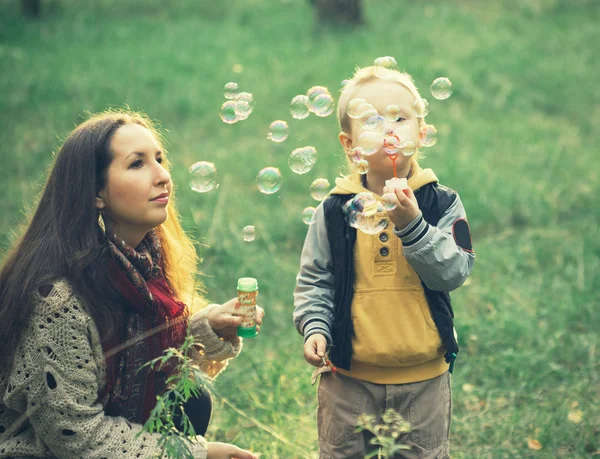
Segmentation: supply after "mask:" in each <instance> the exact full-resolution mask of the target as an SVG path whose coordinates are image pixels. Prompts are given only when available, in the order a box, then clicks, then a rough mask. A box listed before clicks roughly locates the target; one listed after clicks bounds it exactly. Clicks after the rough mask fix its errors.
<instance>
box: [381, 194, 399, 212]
mask: <svg viewBox="0 0 600 459" xmlns="http://www.w3.org/2000/svg"><path fill="white" fill-rule="evenodd" d="M381 203H382V204H383V208H384V209H385V210H387V211H388V212H389V211H392V210H394V209H395V208H396V207H398V198H397V197H396V193H385V194H384V195H383V196H382V197H381Z"/></svg>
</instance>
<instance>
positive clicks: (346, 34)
mask: <svg viewBox="0 0 600 459" xmlns="http://www.w3.org/2000/svg"><path fill="white" fill-rule="evenodd" d="M84 3H85V5H84ZM366 3H367V6H366V12H365V13H366V18H367V23H368V25H367V27H364V28H362V29H360V30H355V31H342V30H329V31H327V30H319V29H317V28H315V26H314V21H313V16H312V11H311V9H310V5H309V3H308V2H307V1H301V0H232V1H229V2H212V1H208V0H179V1H175V0H168V1H167V0H163V1H159V0H144V1H143V0H121V1H117V0H97V1H94V2H79V1H76V0H48V1H47V2H46V6H47V8H46V10H45V12H44V17H43V18H42V19H41V20H39V21H24V20H23V19H22V18H21V17H20V15H19V11H18V2H17V1H16V0H0V126H2V129H1V130H0V151H1V153H0V157H1V158H2V163H1V166H0V183H1V184H2V192H1V196H2V199H0V249H1V250H3V251H4V250H5V249H6V248H7V247H8V245H9V244H10V242H11V241H12V240H13V238H14V234H15V232H16V231H18V227H19V225H20V224H21V223H22V222H23V220H24V213H23V209H24V208H27V207H28V206H29V207H30V206H31V205H32V204H33V203H34V202H35V197H36V195H37V193H38V192H39V190H40V187H41V184H42V182H43V178H44V176H45V173H46V170H47V167H48V165H49V164H50V162H51V153H52V151H53V150H56V148H57V147H58V146H59V145H60V142H61V139H64V138H65V136H66V135H67V133H68V132H69V131H70V130H71V129H72V128H73V127H74V125H75V124H76V123H78V122H80V121H81V120H82V119H83V118H84V117H85V112H86V111H89V112H98V111H101V110H104V109H106V108H109V107H122V106H124V105H125V104H127V105H128V106H130V107H131V108H133V109H138V110H142V111H144V112H146V113H148V114H149V115H150V116H151V117H153V118H155V119H158V120H160V122H161V123H162V127H163V128H164V129H165V130H166V137H167V140H168V150H169V152H170V154H171V159H172V161H173V162H174V171H173V176H174V179H175V181H176V182H177V183H178V184H179V198H180V210H181V212H182V214H183V218H184V222H185V226H186V228H187V229H188V231H189V232H190V233H191V234H192V235H193V236H194V237H195V238H196V239H197V240H198V241H199V242H200V243H201V244H202V245H201V246H200V247H199V251H200V253H201V255H202V257H203V264H202V268H201V269H202V271H203V272H204V274H205V277H204V278H203V281H204V283H205V285H206V289H207V296H208V297H209V299H210V300H211V301H213V302H217V301H224V300H227V299H229V298H231V297H232V296H234V295H235V286H236V284H235V282H236V279H237V278H238V277H241V276H245V275H251V276H254V277H257V278H258V279H259V283H260V291H261V295H260V299H261V303H262V305H263V306H264V307H265V309H266V310H267V314H268V315H267V317H266V319H265V325H264V327H263V332H262V333H261V336H260V337H259V338H257V339H255V340H248V341H247V342H246V343H245V349H244V353H243V355H242V356H240V357H239V358H238V359H237V361H235V362H233V364H232V365H231V366H230V368H229V369H228V370H227V371H226V372H225V373H224V374H223V375H222V377H220V379H219V381H218V384H217V390H218V397H219V400H220V401H219V402H217V406H216V414H215V417H214V421H213V424H212V426H211V430H210V432H209V434H210V437H211V438H212V439H215V440H219V441H227V442H234V443H236V444H238V445H239V446H242V447H247V448H251V449H253V450H254V451H259V452H262V454H263V457H266V458H292V457H293V458H304V457H307V458H308V457H316V456H317V434H316V418H315V410H316V395H315V387H313V386H311V385H310V373H311V370H310V368H309V367H308V365H307V364H305V362H304V360H303V358H302V339H301V337H300V336H299V335H298V334H297V333H296V332H295V330H294V328H293V324H292V321H291V314H292V308H293V302H292V292H293V288H294V282H295V275H296V272H297V269H298V260H299V253H300V250H301V246H302V242H303V238H304V235H305V232H306V226H305V225H304V224H303V223H302V221H301V220H300V213H301V211H302V209H303V208H304V207H306V206H309V205H316V202H315V201H314V200H312V198H311V197H310V195H309V193H308V187H309V184H310V183H311V182H312V180H314V179H315V178H317V177H326V178H328V179H329V180H330V181H331V182H333V180H334V178H335V177H336V176H337V175H338V174H339V172H340V171H341V166H342V165H343V157H342V153H341V150H340V148H339V145H338V143H337V138H336V137H337V132H338V131H337V128H336V124H335V119H334V117H333V116H331V117H328V118H324V119H323V118H316V117H314V116H312V115H311V117H310V118H308V119H306V120H302V121H298V120H294V119H292V118H291V116H290V114H289V110H288V104H289V101H290V100H291V98H292V97H293V96H295V95H296V94H301V93H305V92H306V90H307V89H308V88H309V87H311V86H314V85H324V86H327V87H329V88H330V89H331V91H332V93H333V94H337V91H338V89H339V87H340V81H341V80H342V79H344V78H349V77H350V75H351V74H352V71H353V69H354V67H355V66H356V65H360V66H364V65H369V64H370V63H371V62H372V61H373V59H374V58H376V57H378V56H383V55H391V56H394V57H395V58H396V59H397V61H398V62H399V64H400V67H401V68H402V69H404V70H407V71H409V72H410V73H412V74H413V75H414V77H415V80H416V83H417V86H418V87H419V88H420V89H421V91H422V94H423V95H424V97H427V98H428V99H429V100H430V103H431V114H430V115H429V116H428V122H429V123H433V124H435V125H436V126H437V128H438V130H439V132H440V140H439V142H438V144H437V145H436V146H435V147H434V148H431V149H429V150H428V151H427V152H426V153H427V158H426V159H425V160H424V161H423V162H422V165H423V167H431V168H433V169H434V170H435V171H436V173H437V175H438V177H440V179H441V181H442V182H443V183H444V184H446V185H447V186H450V187H452V188H454V189H457V190H458V191H459V192H460V194H461V198H462V200H463V202H464V204H465V207H466V209H467V212H468V216H469V222H470V225H471V228H472V231H473V240H474V245H475V250H476V253H477V262H476V264H475V269H474V271H473V274H472V276H471V277H470V279H469V280H468V282H467V284H466V285H465V286H463V287H462V288H460V289H459V290H458V291H457V292H455V293H454V294H453V301H454V305H455V306H454V309H455V312H456V315H457V320H456V327H457V330H458V333H459V336H460V339H459V341H460V344H461V354H460V356H459V359H458V361H457V363H456V367H455V372H454V375H453V389H454V393H453V398H454V399H453V401H454V417H453V424H452V453H453V457H455V458H488V457H490V458H509V457H517V458H521V457H537V458H554V457H566V458H583V457H592V456H594V455H600V453H599V452H598V451H599V450H600V439H599V437H600V376H599V370H600V368H599V363H598V361H599V360H598V359H599V357H598V353H599V352H600V349H599V342H598V331H599V330H600V319H599V318H598V306H600V294H599V293H598V292H599V291H600V278H599V275H598V273H599V268H600V261H599V259H600V257H599V255H600V242H599V239H598V237H597V231H598V224H599V223H600V218H599V210H598V205H597V196H598V192H599V183H600V178H599V175H598V174H599V172H598V171H599V170H600V169H599V167H598V166H599V165H600V161H599V159H598V148H599V146H600V130H598V128H597V126H598V125H599V124H600V89H599V88H600V86H599V85H598V81H597V80H598V75H599V74H600V64H599V60H598V59H597V44H598V43H600V32H599V30H600V29H599V28H598V23H600V8H599V7H598V4H597V2H595V1H594V0H589V1H585V0H577V1H566V0H564V1H561V0H531V1H527V2H521V1H517V0H503V1H497V2H477V1H473V0H471V1H469V0H453V1H448V2H438V1H435V0H420V1H418V2H408V1H394V2H390V1H384V0H369V1H368V2H366ZM594 43H596V45H594ZM438 76H447V77H448V78H450V79H451V80H452V81H453V83H454V87H455V91H454V94H453V95H452V97H451V98H450V99H448V100H446V101H436V100H435V99H433V98H432V97H431V96H430V95H429V94H428V93H429V91H428V87H429V84H430V83H431V81H432V80H433V79H434V78H436V77H438ZM228 81H236V82H238V83H239V85H240V87H241V88H242V90H245V91H249V92H251V93H253V94H254V97H255V100H256V109H255V112H254V113H253V114H252V115H251V116H250V118H249V119H248V120H246V121H244V122H242V123H238V124H234V125H226V124H224V123H222V122H221V120H220V119H219V117H218V115H217V113H218V109H219V107H220V105H221V103H222V102H223V101H224V97H223V94H222V88H223V85H224V84H225V83H226V82H228ZM274 119H285V120H287V121H288V122H289V124H290V137H289V139H288V140H287V141H286V142H284V143H283V144H278V145H276V144H274V143H272V142H271V141H269V140H267V138H266V131H267V126H268V124H269V123H270V122H271V121H272V120H274ZM303 145H313V146H315V147H316V148H317V150H318V151H319V159H318V161H317V163H316V165H315V167H314V169H313V170H312V171H311V172H310V173H309V174H306V175H303V176H298V175H295V174H293V173H292V172H291V171H290V170H289V168H288V166H287V157H288V155H289V153H290V152H291V150H292V149H294V148H296V147H299V146H303ZM199 160H209V161H212V162H214V163H215V165H216V167H217V169H218V171H219V183H220V186H219V188H217V189H216V190H214V191H213V192H211V193H207V194H196V193H194V192H192V191H191V190H189V188H188V187H187V185H186V183H187V168H188V167H189V166H190V165H191V164H192V163H194V162H196V161H199ZM266 166H276V167H279V168H280V169H281V171H282V173H283V176H284V184H283V187H282V189H281V191H280V192H279V193H277V194H275V195H270V196H267V195H262V194H261V193H259V191H258V190H257V189H256V185H255V176H256V174H257V172H258V171H259V170H260V169H261V168H263V167H266ZM250 224H252V225H255V226H256V228H257V238H256V240H255V241H254V242H253V243H250V244H248V243H244V242H243V241H242V228H243V227H244V226H245V225H250ZM528 440H536V441H538V442H539V444H540V445H541V449H532V448H531V447H530V446H535V444H532V443H531V442H529V444H528Z"/></svg>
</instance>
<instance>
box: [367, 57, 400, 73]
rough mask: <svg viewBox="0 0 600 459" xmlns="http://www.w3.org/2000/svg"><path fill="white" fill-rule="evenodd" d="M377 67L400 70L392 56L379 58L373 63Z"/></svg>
mask: <svg viewBox="0 0 600 459" xmlns="http://www.w3.org/2000/svg"><path fill="white" fill-rule="evenodd" d="M373 65H374V66H376V67H384V68H386V69H391V70H398V62H396V59H394V58H393V57H392V56H383V57H378V58H377V59H375V61H374V62H373Z"/></svg>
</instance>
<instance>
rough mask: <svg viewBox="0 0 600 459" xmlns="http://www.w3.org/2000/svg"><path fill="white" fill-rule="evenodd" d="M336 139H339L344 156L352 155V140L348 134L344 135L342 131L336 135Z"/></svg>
mask: <svg viewBox="0 0 600 459" xmlns="http://www.w3.org/2000/svg"><path fill="white" fill-rule="evenodd" d="M338 139H340V143H341V144H342V147H343V148H344V150H345V151H346V154H350V153H352V148H353V145H352V139H351V138H350V136H349V135H348V133H346V132H344V131H342V132H340V133H339V134H338Z"/></svg>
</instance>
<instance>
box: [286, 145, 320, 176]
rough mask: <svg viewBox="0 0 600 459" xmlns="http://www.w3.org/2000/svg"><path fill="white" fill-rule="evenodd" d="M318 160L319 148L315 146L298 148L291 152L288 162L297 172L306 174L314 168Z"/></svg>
mask: <svg viewBox="0 0 600 459" xmlns="http://www.w3.org/2000/svg"><path fill="white" fill-rule="evenodd" d="M316 161H317V150H316V149H315V147H300V148H296V149H295V150H294V151H292V153H291V154H290V158H289V160H288V164H289V166H290V169H291V170H292V171H293V172H295V173H296V174H299V175H302V174H306V173H307V172H308V171H310V170H311V169H312V167H313V166H314V165H315V162H316Z"/></svg>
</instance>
